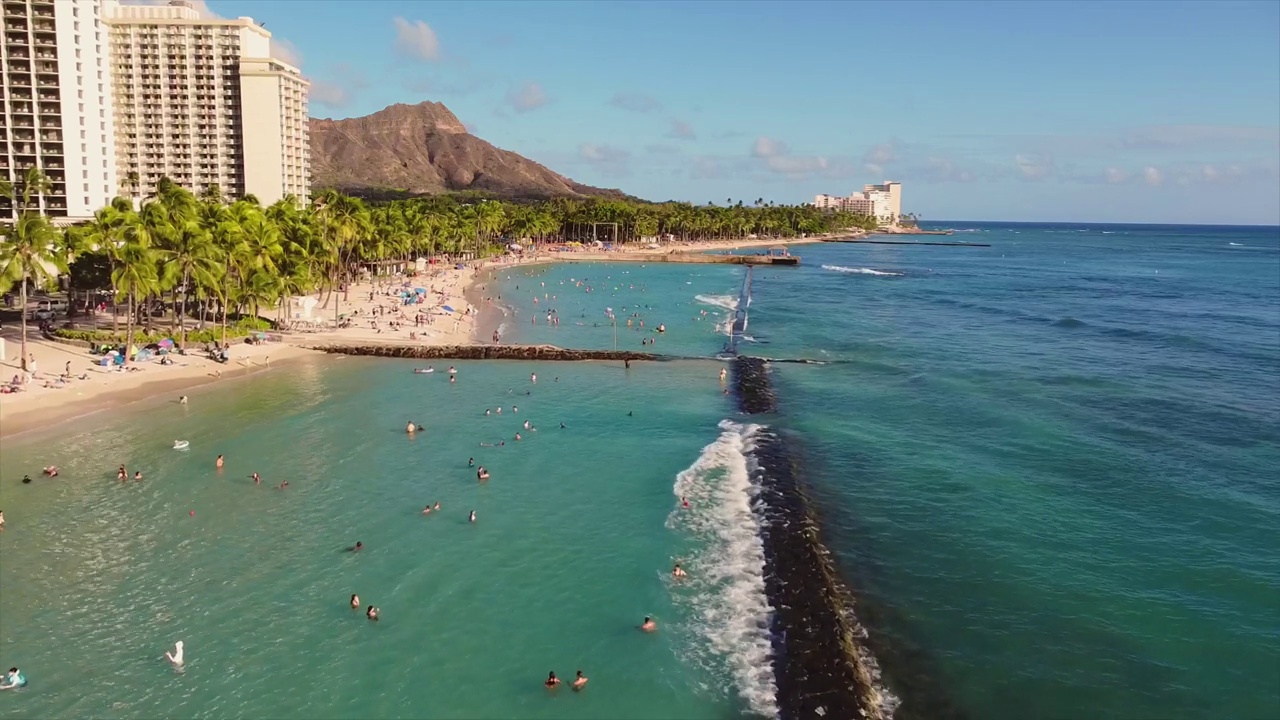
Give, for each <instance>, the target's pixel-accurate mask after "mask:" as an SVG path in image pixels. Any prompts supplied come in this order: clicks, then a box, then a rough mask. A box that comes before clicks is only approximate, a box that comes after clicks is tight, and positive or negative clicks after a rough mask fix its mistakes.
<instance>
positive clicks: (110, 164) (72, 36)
mask: <svg viewBox="0 0 1280 720" xmlns="http://www.w3.org/2000/svg"><path fill="white" fill-rule="evenodd" d="M103 10H104V7H103V3H102V2H101V0H79V1H74V2H73V1H72V0H0V26H2V28H0V37H2V39H0V66H2V67H0V93H2V96H0V178H4V179H5V180H7V181H9V182H11V183H13V184H14V185H15V186H17V187H18V188H19V190H21V186H22V183H23V179H24V177H25V175H26V173H27V170H28V168H36V169H38V170H40V171H41V172H42V173H43V174H44V175H45V177H47V178H48V179H49V188H48V192H43V193H38V194H33V195H32V198H31V199H32V203H33V205H35V206H36V207H38V209H39V210H40V211H41V212H44V213H46V214H47V215H49V216H51V217H53V218H86V217H89V216H91V215H92V214H93V212H94V211H95V210H97V209H98V208H100V207H102V206H103V205H105V204H106V203H108V202H110V200H111V198H113V197H115V195H116V193H117V191H118V182H117V178H116V158H115V156H114V153H113V145H114V143H113V141H114V135H115V130H114V127H113V121H114V118H113V113H112V107H111V70H110V66H109V63H108V58H107V53H108V38H107V34H108V29H107V25H106V22H105V18H104V17H103ZM15 213H16V210H15V208H14V207H12V205H11V204H10V202H9V200H8V198H3V199H0V220H8V219H12V218H13V217H14V216H15Z"/></svg>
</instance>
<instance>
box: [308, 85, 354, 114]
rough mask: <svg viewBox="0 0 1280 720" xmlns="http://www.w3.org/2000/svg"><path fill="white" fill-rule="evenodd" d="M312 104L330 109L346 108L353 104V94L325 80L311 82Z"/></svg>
mask: <svg viewBox="0 0 1280 720" xmlns="http://www.w3.org/2000/svg"><path fill="white" fill-rule="evenodd" d="M310 99H311V102H313V103H315V104H317V105H324V106H325V107H330V108H335V109H337V108H344V107H346V106H348V105H350V104H351V93H350V92H349V91H348V90H347V89H346V88H344V87H342V86H341V85H338V84H336V83H331V82H325V81H324V80H313V81H311V95H310Z"/></svg>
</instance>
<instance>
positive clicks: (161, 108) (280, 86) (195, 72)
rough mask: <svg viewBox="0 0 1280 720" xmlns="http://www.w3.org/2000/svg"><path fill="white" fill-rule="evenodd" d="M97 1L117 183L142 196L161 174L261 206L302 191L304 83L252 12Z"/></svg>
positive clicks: (307, 161) (306, 164) (306, 169)
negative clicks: (107, 55) (107, 34)
mask: <svg viewBox="0 0 1280 720" xmlns="http://www.w3.org/2000/svg"><path fill="white" fill-rule="evenodd" d="M107 2H108V13H107V15H108V19H107V23H108V25H109V26H110V28H111V51H110V52H111V73H112V80H113V83H114V87H115V93H114V98H113V100H114V103H115V111H116V116H115V118H116V123H115V131H116V132H115V143H116V168H117V172H118V174H119V178H120V183H121V189H122V191H123V192H125V193H136V194H138V195H140V196H142V197H145V196H147V195H149V194H151V192H152V191H153V190H154V188H155V185H156V183H157V182H159V181H160V178H162V177H168V178H169V179H170V180H173V181H174V182H175V183H177V184H179V185H181V186H183V187H186V188H188V189H190V190H192V191H194V192H197V193H198V192H201V191H203V190H204V189H205V188H207V187H208V186H210V185H217V186H218V187H219V188H220V189H221V191H222V193H223V194H224V195H226V196H227V197H232V198H235V197H240V196H242V195H246V194H252V195H255V196H257V198H258V199H259V200H260V201H261V202H262V204H263V205H269V204H271V203H273V202H275V201H276V200H279V199H280V198H282V197H285V196H286V195H295V196H297V197H298V198H300V199H303V200H305V199H306V197H307V196H308V194H309V192H310V184H311V150H310V139H309V136H308V133H307V90H308V83H307V81H306V80H304V79H303V78H302V74H301V73H300V72H299V70H298V68H295V67H293V66H292V65H288V64H286V63H285V62H283V61H281V60H276V59H273V58H272V57H271V33H269V32H267V31H266V29H264V28H263V27H262V26H260V25H257V24H256V23H254V21H253V19H252V18H247V17H241V18H236V19H234V20H230V19H222V18H202V17H201V16H200V14H199V13H198V12H197V11H196V10H195V9H194V8H193V7H192V6H191V5H190V3H187V2H184V1H183V0H171V2H170V3H169V4H168V5H126V4H119V3H117V2H115V1H114V0H107ZM134 174H136V177H137V180H138V183H139V187H137V188H132V187H128V185H129V184H130V181H131V179H132V178H133V177H134Z"/></svg>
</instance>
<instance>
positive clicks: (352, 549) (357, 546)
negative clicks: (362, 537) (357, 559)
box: [347, 540, 364, 552]
mask: <svg viewBox="0 0 1280 720" xmlns="http://www.w3.org/2000/svg"><path fill="white" fill-rule="evenodd" d="M363 549H364V543H362V542H360V541H359V540H357V541H356V544H355V545H352V546H351V547H349V548H347V552H360V551H361V550H363Z"/></svg>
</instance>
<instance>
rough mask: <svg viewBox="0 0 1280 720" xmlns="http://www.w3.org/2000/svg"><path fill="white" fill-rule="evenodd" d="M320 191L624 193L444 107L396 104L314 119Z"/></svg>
mask: <svg viewBox="0 0 1280 720" xmlns="http://www.w3.org/2000/svg"><path fill="white" fill-rule="evenodd" d="M310 130H311V178H312V183H311V184H312V186H313V187H314V188H316V189H321V188H336V189H339V190H344V191H349V192H359V191H362V190H386V189H389V188H395V189H400V190H405V191H408V192H410V193H415V194H426V193H441V192H447V191H451V190H482V191H486V192H491V193H494V194H495V195H500V196H506V197H530V198H546V197H562V196H565V197H572V196H579V195H595V196H610V195H611V196H622V193H621V192H619V191H617V190H602V189H600V188H594V187H590V186H588V185H582V184H580V183H576V182H574V181H572V180H570V179H569V178H566V177H564V176H563V175H560V174H558V173H555V172H552V171H551V170H549V169H547V168H546V167H544V166H543V165H540V164H538V163H536V162H534V161H532V160H529V159H528V158H525V157H521V156H520V155H517V154H515V153H513V152H509V151H507V150H503V149H501V148H498V147H494V146H493V145H492V144H490V143H488V142H486V141H484V140H481V139H480V138H478V137H476V136H474V135H472V134H470V133H468V132H467V129H466V127H465V126H464V125H463V124H462V123H461V122H460V121H459V120H458V118H457V117H455V116H454V114H453V113H452V112H450V111H449V109H448V108H446V107H445V106H444V105H443V104H441V103H434V102H423V103H419V104H417V105H403V104H396V105H392V106H390V107H387V108H384V109H383V110H380V111H378V112H376V113H373V114H372V115H366V116H364V117H357V118H349V119H346V120H329V119H323V118H311V127H310Z"/></svg>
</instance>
